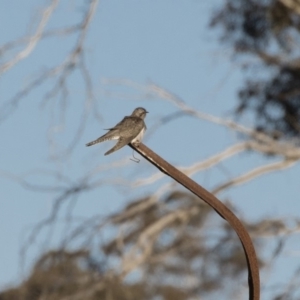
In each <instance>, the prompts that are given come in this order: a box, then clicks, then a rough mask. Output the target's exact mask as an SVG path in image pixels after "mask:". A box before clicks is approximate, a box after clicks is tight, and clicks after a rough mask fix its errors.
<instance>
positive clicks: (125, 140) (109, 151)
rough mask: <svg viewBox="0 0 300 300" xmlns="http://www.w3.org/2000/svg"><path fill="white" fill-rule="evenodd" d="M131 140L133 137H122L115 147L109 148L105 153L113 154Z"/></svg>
mask: <svg viewBox="0 0 300 300" xmlns="http://www.w3.org/2000/svg"><path fill="white" fill-rule="evenodd" d="M130 140H131V139H128V138H120V139H119V140H118V142H117V143H116V145H115V146H114V147H113V148H111V149H110V150H108V151H107V152H106V153H105V154H104V155H108V154H111V153H113V152H115V151H117V150H119V149H120V148H122V147H124V146H125V145H127V144H129V143H130Z"/></svg>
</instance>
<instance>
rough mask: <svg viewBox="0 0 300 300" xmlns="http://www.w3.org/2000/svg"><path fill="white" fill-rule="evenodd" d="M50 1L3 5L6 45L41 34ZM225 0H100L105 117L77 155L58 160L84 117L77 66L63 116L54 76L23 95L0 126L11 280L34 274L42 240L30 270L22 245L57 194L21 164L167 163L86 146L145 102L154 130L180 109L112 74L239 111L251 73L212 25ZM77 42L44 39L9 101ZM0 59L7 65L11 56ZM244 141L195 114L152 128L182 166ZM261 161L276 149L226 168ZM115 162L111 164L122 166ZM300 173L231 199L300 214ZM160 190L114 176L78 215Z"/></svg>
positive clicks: (239, 190)
mask: <svg viewBox="0 0 300 300" xmlns="http://www.w3.org/2000/svg"><path fill="white" fill-rule="evenodd" d="M47 3H48V2H47V1H37V0H35V1H33V0H28V1H26V3H25V1H9V2H6V3H5V4H4V3H1V4H0V19H1V23H2V28H6V30H5V31H2V34H1V36H0V44H3V43H5V42H8V41H10V40H13V39H15V38H18V37H22V36H23V35H26V34H29V33H32V32H33V31H34V28H35V26H36V24H37V22H38V21H39V17H40V13H41V11H42V9H43V7H44V6H45V5H46V4H47ZM220 3H222V1H220V0H213V1H212V0H210V1H208V0H207V1H176V2H175V1H167V0H166V1H150V0H148V1H137V0H136V1H107V0H103V1H101V2H100V3H99V6H98V9H97V13H96V15H95V17H94V20H93V22H92V25H91V28H90V31H89V34H88V36H87V41H86V50H85V51H86V61H87V65H88V67H89V70H90V72H91V76H92V78H93V85H94V94H95V98H96V101H97V102H98V107H99V112H100V115H101V119H100V120H98V119H96V118H92V117H91V118H89V119H88V121H87V124H86V127H85V130H84V132H83V134H82V136H81V137H80V139H79V140H78V143H77V145H76V147H75V149H74V151H73V152H72V154H70V155H67V156H66V155H64V156H58V157H56V158H53V154H59V153H62V152H63V150H64V149H65V148H67V145H69V144H70V143H71V141H72V139H73V137H74V135H75V132H76V130H77V127H78V125H79V122H80V118H81V116H82V110H83V105H82V103H83V100H82V99H84V97H85V89H84V85H83V83H82V78H81V77H80V76H79V74H77V73H75V74H74V75H72V76H71V78H70V80H69V82H68V85H69V92H70V95H69V98H68V100H67V102H66V105H67V113H66V115H65V117H64V118H62V117H61V116H60V110H61V108H60V106H59V102H58V100H56V102H55V101H54V102H53V103H55V104H53V106H52V104H46V105H44V106H42V105H41V101H42V98H43V96H44V94H45V93H46V92H47V90H49V89H50V88H51V82H48V83H45V84H43V85H42V86H40V87H39V88H38V89H37V90H35V91H33V92H32V93H30V94H29V95H27V96H26V97H25V98H24V99H22V101H21V102H20V104H19V106H18V109H17V110H16V111H15V112H14V113H13V114H12V115H11V116H10V117H9V118H8V119H7V120H5V121H4V122H2V123H1V124H0V136H1V138H2V142H1V146H0V153H1V155H0V175H1V177H0V186H1V199H0V201H1V210H0V222H1V227H0V239H1V241H2V242H1V244H2V246H1V247H0V269H1V270H5V272H3V271H2V272H0V287H2V288H3V287H5V286H8V285H11V284H15V283H17V282H18V281H20V280H21V279H22V278H24V277H23V276H24V275H26V272H27V271H28V266H30V263H31V262H32V260H33V259H34V258H35V255H36V253H37V249H36V248H35V249H36V250H32V251H31V252H30V253H29V254H28V259H27V265H26V266H27V267H26V268H25V273H23V272H21V269H20V257H19V251H20V246H21V245H22V242H23V241H24V238H25V237H26V235H27V234H28V232H29V231H30V228H32V226H33V225H34V224H36V223H37V222H38V221H40V220H42V219H43V218H45V217H46V216H48V215H49V211H50V209H51V207H52V203H53V199H54V197H55V195H56V194H55V193H54V192H53V193H51V192H48V193H43V192H40V193H38V192H35V191H32V190H29V189H26V188H24V187H22V186H21V185H20V184H18V183H16V182H15V180H13V178H12V176H13V175H12V174H14V175H18V176H21V175H24V174H27V173H29V172H31V173H30V174H31V175H30V177H29V180H30V181H31V182H35V183H39V184H45V185H49V184H57V183H58V181H56V180H54V179H52V178H51V177H50V176H44V175H43V176H41V173H40V172H37V170H46V169H47V170H52V171H55V170H59V171H61V172H62V173H63V174H65V175H66V176H68V178H70V180H72V181H73V182H77V181H78V180H79V179H80V178H81V177H82V176H83V174H85V173H86V172H88V170H90V169H91V168H92V167H95V166H101V165H103V164H107V163H111V162H113V161H118V160H120V159H124V158H127V159H128V163H127V165H126V168H125V169H122V170H119V171H118V176H120V177H121V176H124V177H128V174H135V176H136V174H137V172H139V173H138V174H142V175H141V176H143V177H146V176H147V175H149V174H152V173H153V172H155V171H156V170H153V168H152V167H151V166H149V164H148V163H147V162H145V161H141V163H140V164H134V163H131V162H130V161H129V157H130V155H131V153H132V151H131V149H130V148H129V147H125V148H123V149H122V150H120V151H118V152H116V153H114V154H113V155H111V156H107V157H106V156H103V153H104V152H106V151H107V150H108V149H109V148H110V147H111V144H109V145H108V144H103V145H99V146H97V147H94V148H86V147H85V146H84V144H85V143H86V142H89V141H91V140H93V139H95V138H97V137H98V136H100V135H102V134H103V128H107V127H111V126H112V125H114V124H116V123H117V122H118V121H119V120H120V119H121V118H122V117H123V116H124V115H128V114H130V113H131V111H132V110H133V109H134V108H135V107H137V106H143V107H145V108H146V109H147V110H148V111H149V112H150V113H149V115H148V116H147V119H146V123H147V127H148V129H149V130H148V131H150V130H151V128H152V127H153V126H154V125H155V124H156V122H157V121H158V120H159V118H161V117H163V116H165V115H168V114H171V113H174V112H176V111H177V108H176V107H175V106H174V105H172V104H171V103H169V102H166V101H162V100H160V99H158V97H152V98H146V97H144V93H143V92H142V91H140V90H136V89H134V88H132V87H130V86H124V85H122V86H119V85H117V84H112V83H111V82H113V81H120V80H125V79H126V80H128V81H130V82H134V83H136V84H138V85H140V86H143V85H146V84H147V83H149V82H154V83H156V84H158V85H160V86H162V87H164V88H166V89H167V90H169V91H171V92H172V93H174V94H176V95H178V96H179V97H181V98H182V99H184V101H185V102H186V103H187V104H188V105H189V106H191V107H193V108H195V109H197V110H201V111H203V112H206V113H210V114H213V115H216V116H220V117H226V118H227V117H230V116H231V115H230V114H231V112H232V110H233V109H234V105H235V104H236V101H237V98H236V95H237V93H236V92H237V88H238V87H239V86H240V85H241V83H242V82H243V81H242V80H243V78H244V74H243V73H242V71H241V70H240V69H239V66H238V64H237V63H235V62H234V61H232V60H231V58H230V49H229V48H227V47H225V46H224V45H220V44H219V43H218V31H217V30H211V29H209V27H208V23H209V19H210V15H211V13H212V12H213V10H214V9H215V8H217V6H218V5H220ZM16 7H18V9H16ZM82 7H83V2H82V3H81V2H80V1H65V2H62V3H60V4H59V6H58V8H57V10H56V12H55V14H54V15H53V16H52V18H51V20H50V22H49V24H48V27H47V29H51V28H60V27H63V26H66V25H71V24H73V23H74V22H75V21H76V20H79V18H80V16H81V12H82V10H81V9H82ZM75 40H76V39H75V36H71V37H67V38H66V37H60V38H49V39H45V40H43V41H42V42H41V43H40V44H39V45H38V46H37V47H36V49H35V50H34V52H33V53H32V54H31V56H30V57H28V58H27V59H26V60H24V61H22V62H21V63H20V64H18V65H17V66H16V67H15V68H13V69H12V70H10V71H8V72H7V73H6V74H4V75H3V76H2V78H1V81H0V103H1V104H2V103H4V102H5V101H6V100H7V99H10V98H11V97H13V95H14V94H15V92H16V91H17V90H18V89H20V88H22V87H24V86H26V84H27V83H28V82H29V81H30V80H31V79H32V78H34V77H35V76H37V75H38V74H40V73H41V72H42V71H43V70H44V69H46V68H49V67H52V66H54V65H56V64H57V63H59V62H61V61H62V59H63V58H64V56H65V55H66V54H67V53H68V51H70V49H72V47H73V45H74V41H75ZM4 59H5V58H4ZM0 62H1V63H3V59H1V60H0ZM52 83H53V82H52ZM245 124H246V125H248V126H251V118H249V119H248V120H245ZM49 138H50V141H51V143H49ZM237 141H238V140H237V137H236V136H235V135H234V134H233V133H231V132H229V131H228V130H225V129H224V128H221V127H220V126H217V125H213V124H211V123H208V122H205V121H200V120H196V119H192V118H189V117H182V118H178V119H176V120H175V121H173V122H170V123H168V124H166V125H164V126H161V127H159V128H158V129H157V130H156V131H154V132H153V134H151V135H150V136H148V137H147V134H146V136H145V143H146V144H147V145H148V146H149V147H150V148H152V149H153V150H154V151H156V152H157V153H159V154H160V155H161V156H162V157H164V158H166V159H167V160H168V161H169V162H171V163H174V164H176V165H180V166H188V165H190V164H192V163H193V162H195V161H199V160H203V159H205V158H207V157H209V156H210V155H212V154H215V153H217V152H220V151H221V150H222V149H224V148H225V147H226V146H229V145H231V144H233V143H236V142H237ZM262 162H266V159H265V158H263V157H261V156H259V155H248V154H242V155H240V156H238V157H237V158H234V159H232V160H230V161H229V162H228V163H227V162H226V163H224V166H223V167H224V168H225V169H227V170H229V173H230V174H231V175H232V176H233V175H237V174H240V173H241V172H243V171H245V170H248V169H249V168H251V167H253V166H258V165H260V164H261V163H262ZM32 170H34V171H32ZM113 172H114V171H111V172H110V173H112V176H113V174H114V173H113ZM140 172H142V173H140ZM225 173H226V172H224V170H221V168H219V169H218V168H217V169H215V170H211V171H207V172H203V173H201V174H200V175H197V176H195V179H196V180H197V181H198V182H199V183H200V184H203V185H204V186H205V187H206V188H208V189H210V188H213V187H214V186H215V185H216V184H217V183H218V182H220V181H221V180H225V179H226V178H227V177H226V176H228V174H227V173H226V174H225ZM298 173H299V167H294V168H291V169H289V170H284V171H282V172H277V173H276V174H271V175H267V176H263V177H261V178H258V179H256V180H254V181H253V182H251V183H248V184H245V185H242V186H240V187H236V188H232V189H230V190H228V191H226V192H225V193H224V194H222V195H221V198H222V199H226V198H230V199H231V200H232V202H233V203H234V204H235V205H236V206H237V207H238V208H239V209H240V210H241V214H242V216H243V217H244V218H246V219H248V220H257V219H258V218H260V217H271V216H272V217H284V218H293V217H294V216H295V215H297V214H296V213H295V212H297V211H298V212H299V211H300V204H299V203H300V202H299V201H298V200H299V199H298V198H299V189H300V188H299V184H298V179H297V177H299V176H298V175H297V174H298ZM103 176H104V175H103ZM105 176H106V175H105ZM105 176H104V177H103V178H105ZM152 190H153V187H145V188H142V189H138V190H129V189H122V188H120V189H114V188H112V187H111V186H110V185H107V186H105V185H104V186H101V188H99V189H98V190H97V192H90V193H87V194H85V195H84V196H82V197H81V198H80V200H78V202H77V203H76V208H75V210H74V213H75V214H78V215H81V216H84V217H88V216H91V215H94V214H95V212H96V211H98V212H99V211H101V212H103V214H107V213H110V212H113V211H115V210H116V209H118V208H121V207H123V206H124V204H125V203H124V202H122V201H123V200H124V198H125V199H128V200H129V199H134V197H135V196H137V195H146V194H147V193H148V192H149V191H152ZM287 191H288V194H287ZM102 199H103V200H102ZM282 199H284V203H285V204H284V205H282ZM99 200H100V201H99ZM59 236H60V235H59V233H56V234H55V235H54V238H53V241H49V246H51V245H55V243H56V242H57V240H59ZM287 247H288V248H287V249H286V250H285V251H286V255H285V260H282V261H280V262H279V264H280V263H281V265H279V266H278V269H279V268H280V269H281V275H282V272H283V271H284V272H286V274H287V276H288V274H290V273H289V272H290V270H291V269H292V266H293V265H295V264H296V261H298V259H299V258H298V257H297V256H293V255H290V253H293V251H296V250H297V249H299V244H298V246H297V243H296V242H295V239H294V240H291V242H290V243H288V244H287ZM297 247H298V248H297ZM263 280H268V283H270V282H272V283H274V284H275V283H277V282H279V281H280V275H279V273H274V274H272V278H271V279H270V278H269V277H268V278H267V279H265V278H264V277H263Z"/></svg>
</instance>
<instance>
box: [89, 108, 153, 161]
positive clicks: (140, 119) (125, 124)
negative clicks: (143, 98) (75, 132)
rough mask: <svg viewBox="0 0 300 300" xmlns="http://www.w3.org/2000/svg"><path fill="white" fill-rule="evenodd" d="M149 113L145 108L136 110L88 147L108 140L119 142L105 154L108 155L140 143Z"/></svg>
mask: <svg viewBox="0 0 300 300" xmlns="http://www.w3.org/2000/svg"><path fill="white" fill-rule="evenodd" d="M147 113H148V112H147V111H146V109H144V108H143V107H138V108H136V109H135V110H134V111H133V113H132V114H131V115H130V116H126V117H125V118H124V119H123V120H122V121H121V122H119V123H118V124H117V125H116V126H115V127H112V128H109V129H105V130H109V131H108V132H107V133H106V134H104V135H102V136H100V137H99V138H98V139H96V140H94V141H92V142H90V143H87V144H86V146H92V145H95V144H98V143H101V142H104V141H108V140H118V142H117V144H116V145H115V146H114V147H113V148H111V149H110V150H109V151H107V152H106V153H105V154H104V155H108V154H111V153H113V152H115V151H117V150H119V149H120V148H122V147H124V146H125V145H128V144H129V143H133V144H135V143H140V142H141V140H142V138H143V135H144V132H145V130H146V129H147V127H146V124H145V122H144V119H145V117H146V114H147Z"/></svg>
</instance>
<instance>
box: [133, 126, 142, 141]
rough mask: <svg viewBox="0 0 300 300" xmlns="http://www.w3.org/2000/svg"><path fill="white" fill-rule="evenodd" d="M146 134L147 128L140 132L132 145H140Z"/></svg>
mask: <svg viewBox="0 0 300 300" xmlns="http://www.w3.org/2000/svg"><path fill="white" fill-rule="evenodd" d="M144 133H145V127H144V128H143V129H142V130H141V131H140V133H139V134H138V135H137V136H136V137H135V138H134V139H133V140H132V141H131V143H140V142H141V141H142V139H143V136H144Z"/></svg>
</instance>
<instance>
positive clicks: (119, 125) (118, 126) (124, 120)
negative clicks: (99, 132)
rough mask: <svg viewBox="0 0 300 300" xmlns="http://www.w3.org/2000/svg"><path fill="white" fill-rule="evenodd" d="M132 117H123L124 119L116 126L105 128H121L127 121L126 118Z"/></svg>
mask: <svg viewBox="0 0 300 300" xmlns="http://www.w3.org/2000/svg"><path fill="white" fill-rule="evenodd" d="M130 118H131V117H128V116H127V117H124V118H123V119H122V121H120V122H119V123H118V124H117V125H115V126H114V127H112V128H107V129H105V130H115V129H119V128H120V127H122V126H123V124H124V122H126V120H128V119H130Z"/></svg>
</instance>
